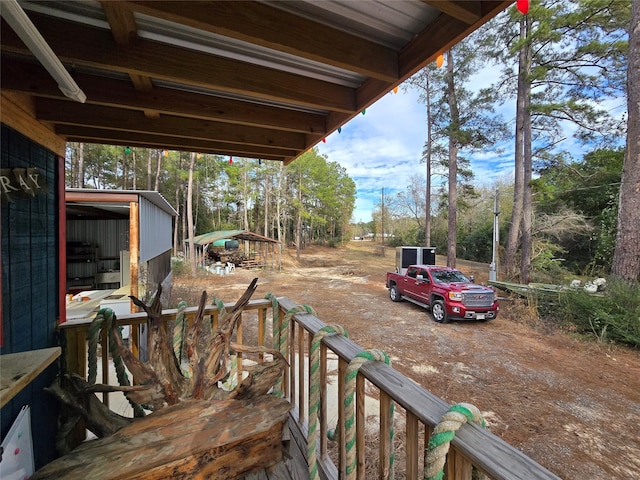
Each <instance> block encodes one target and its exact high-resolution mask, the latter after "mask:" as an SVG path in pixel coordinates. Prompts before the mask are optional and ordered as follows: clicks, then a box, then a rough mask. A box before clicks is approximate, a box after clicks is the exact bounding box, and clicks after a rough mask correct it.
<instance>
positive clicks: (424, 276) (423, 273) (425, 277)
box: [420, 270, 429, 282]
mask: <svg viewBox="0 0 640 480" xmlns="http://www.w3.org/2000/svg"><path fill="white" fill-rule="evenodd" d="M420 276H421V277H422V280H424V281H425V282H429V274H428V273H427V272H425V271H424V270H420Z"/></svg>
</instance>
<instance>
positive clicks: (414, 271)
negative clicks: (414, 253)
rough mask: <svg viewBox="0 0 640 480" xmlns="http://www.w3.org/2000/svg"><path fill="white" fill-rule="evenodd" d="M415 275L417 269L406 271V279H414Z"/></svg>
mask: <svg viewBox="0 0 640 480" xmlns="http://www.w3.org/2000/svg"><path fill="white" fill-rule="evenodd" d="M417 274H418V269H417V268H410V269H409V270H407V277H413V278H416V275H417Z"/></svg>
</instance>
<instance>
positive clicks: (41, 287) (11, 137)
mask: <svg viewBox="0 0 640 480" xmlns="http://www.w3.org/2000/svg"><path fill="white" fill-rule="evenodd" d="M0 140H1V155H0V160H1V161H0V164H1V167H2V168H3V169H5V168H31V167H35V168H37V169H39V170H40V172H42V174H43V175H44V176H45V178H46V184H47V190H46V191H43V192H40V193H39V194H37V195H36V196H35V197H33V198H32V197H29V196H22V197H20V196H17V195H16V196H15V197H14V198H13V200H12V201H7V200H5V199H4V198H3V199H2V205H1V218H2V243H1V247H0V248H1V249H2V313H3V319H2V329H3V345H2V347H0V355H5V354H8V353H17V352H22V351H27V350H36V349H41V348H48V347H53V346H56V345H57V340H56V337H55V325H56V320H57V317H58V312H59V303H58V302H59V301H60V300H61V299H58V216H59V212H58V195H59V194H60V193H59V192H58V191H57V163H58V158H57V156H56V155H55V154H53V153H52V152H50V151H48V150H46V149H45V148H43V147H42V146H40V145H38V144H35V143H33V142H32V141H30V140H29V139H28V138H26V137H25V136H23V135H21V134H20V133H18V132H16V131H15V130H12V129H10V128H8V127H6V126H5V125H2V130H1V132H0ZM0 361H1V359H0ZM57 373H58V365H57V363H55V364H54V365H52V366H51V367H49V368H48V369H47V370H46V371H45V372H43V373H42V374H41V375H39V376H38V378H36V379H35V380H34V381H33V382H32V383H31V384H30V385H29V386H28V387H27V388H25V389H24V390H23V391H22V392H21V393H20V394H18V395H17V396H16V397H15V398H14V399H13V400H12V401H11V402H9V403H8V404H7V405H5V406H4V407H3V408H2V411H1V417H2V437H4V436H5V435H6V433H7V432H8V430H9V428H10V427H11V424H12V423H13V421H14V420H15V418H16V416H17V415H18V412H19V411H20V408H21V407H22V406H23V405H30V406H31V415H32V432H33V439H34V452H35V461H36V468H40V467H42V466H43V465H45V464H46V463H48V462H50V461H51V460H53V459H54V458H56V456H57V454H56V451H55V434H56V431H57V428H56V424H57V415H58V405H57V401H56V400H55V399H54V398H53V397H52V396H49V395H48V394H47V393H45V392H43V388H44V387H48V386H49V385H50V384H51V382H52V381H53V379H54V378H55V376H56V375H57Z"/></svg>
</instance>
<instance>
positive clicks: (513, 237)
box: [503, 17, 529, 277]
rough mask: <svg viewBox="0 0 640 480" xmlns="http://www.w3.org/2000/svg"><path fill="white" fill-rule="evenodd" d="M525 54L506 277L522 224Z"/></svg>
mask: <svg viewBox="0 0 640 480" xmlns="http://www.w3.org/2000/svg"><path fill="white" fill-rule="evenodd" d="M526 35H527V25H526V19H525V18H524V17H523V18H521V19H520V40H523V39H524V38H526ZM526 64H527V52H526V47H524V46H523V47H522V48H521V49H520V52H519V55H518V94H517V99H516V144H515V158H514V184H513V209H512V211H511V223H510V225H509V233H508V234H507V245H506V248H505V259H504V262H503V264H504V266H505V270H506V274H507V276H508V277H513V276H514V275H515V271H516V253H517V251H518V242H519V239H520V225H521V222H522V209H523V201H524V158H523V157H524V150H523V144H524V138H523V132H524V116H525V114H526V111H525V107H524V106H525V95H526V93H525V92H526V89H525V83H528V82H529V79H528V78H527V72H526Z"/></svg>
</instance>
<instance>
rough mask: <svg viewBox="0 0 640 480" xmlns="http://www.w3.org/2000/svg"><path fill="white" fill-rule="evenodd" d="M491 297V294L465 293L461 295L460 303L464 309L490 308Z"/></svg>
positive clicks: (492, 295) (491, 303) (491, 304)
mask: <svg viewBox="0 0 640 480" xmlns="http://www.w3.org/2000/svg"><path fill="white" fill-rule="evenodd" d="M493 297H494V293H493V292H486V293H478V292H467V293H463V294H462V303H463V304H464V306H465V307H491V306H493Z"/></svg>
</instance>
